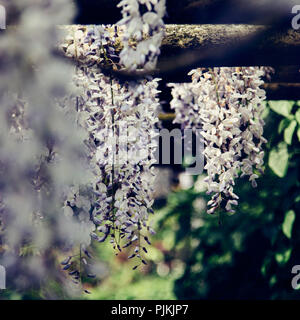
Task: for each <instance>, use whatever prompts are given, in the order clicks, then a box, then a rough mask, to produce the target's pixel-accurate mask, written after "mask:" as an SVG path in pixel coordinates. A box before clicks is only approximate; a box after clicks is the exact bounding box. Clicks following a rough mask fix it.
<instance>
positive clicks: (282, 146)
mask: <svg viewBox="0 0 300 320" xmlns="http://www.w3.org/2000/svg"><path fill="white" fill-rule="evenodd" d="M288 162H289V154H288V149H287V145H286V143H285V142H280V143H279V144H278V146H277V147H276V148H273V149H272V150H271V152H270V155H269V162H268V163H269V167H270V168H271V169H272V171H273V172H274V173H275V174H276V175H277V176H278V177H280V178H283V177H284V176H285V175H286V172H287V169H288Z"/></svg>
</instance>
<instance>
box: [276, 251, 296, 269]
mask: <svg viewBox="0 0 300 320" xmlns="http://www.w3.org/2000/svg"><path fill="white" fill-rule="evenodd" d="M291 253H292V248H289V249H287V250H286V251H285V252H283V253H276V255H275V259H276V261H277V262H278V264H280V265H283V264H286V263H287V262H288V261H289V260H290V257H291Z"/></svg>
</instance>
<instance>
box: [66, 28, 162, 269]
mask: <svg viewBox="0 0 300 320" xmlns="http://www.w3.org/2000/svg"><path fill="white" fill-rule="evenodd" d="M108 30H116V27H114V26H109V27H108V26H107V27H104V26H101V27H94V26H93V27H84V28H82V29H79V31H78V30H77V31H75V32H74V35H75V36H76V41H75V40H74V39H73V40H71V39H69V40H68V41H67V42H66V43H65V44H64V50H65V51H66V52H69V53H70V55H72V54H74V53H77V54H78V53H79V55H78V56H77V58H78V57H79V58H80V61H81V63H80V65H79V66H77V74H76V78H75V79H74V81H75V83H76V84H77V86H78V87H80V88H81V91H82V92H81V94H80V96H78V97H77V99H76V103H77V110H78V124H79V125H80V126H81V127H84V128H85V129H86V130H87V132H88V137H89V138H88V139H87V141H86V144H87V146H88V148H89V154H88V157H89V162H90V164H91V166H92V168H93V172H94V179H93V181H92V190H93V191H92V195H93V196H92V198H90V199H89V201H91V204H92V206H91V214H90V217H91V220H92V221H93V223H94V224H95V225H96V230H94V231H92V232H91V237H92V239H94V240H96V241H98V242H104V241H105V240H106V239H110V242H111V243H112V244H113V246H114V248H115V249H116V250H117V251H121V250H122V249H123V248H126V247H129V246H133V247H134V248H135V249H134V253H132V254H131V255H130V256H129V258H134V257H135V258H138V259H139V261H140V263H143V264H146V261H145V259H144V258H143V255H142V253H146V252H147V249H146V244H149V243H150V242H149V239H148V237H147V234H146V233H147V232H148V231H149V232H150V233H154V230H153V229H151V228H150V227H149V225H148V215H149V213H153V210H152V209H151V207H152V204H153V199H152V193H153V190H152V186H153V181H154V177H155V173H154V168H153V167H152V164H153V163H154V162H155V159H154V152H155V149H156V144H155V143H154V142H153V141H155V139H154V138H155V137H156V135H157V133H156V131H155V125H156V124H157V122H158V116H157V112H158V107H159V100H158V98H157V95H158V92H159V91H158V90H157V87H158V79H143V80H138V81H135V82H126V83H122V84H121V83H119V82H118V81H117V80H116V79H113V78H112V77H108V76H105V75H103V74H101V72H100V70H99V68H98V67H97V63H98V61H99V57H100V59H103V61H101V63H104V64H105V63H113V64H114V63H116V64H117V63H118V62H119V61H118V59H117V58H116V57H117V55H116V54H115V51H114V44H115V38H116V37H114V36H113V35H109V31H108ZM74 43H76V46H75V47H73V44H74ZM69 46H72V47H71V49H69ZM93 61H95V62H96V63H95V62H94V63H93ZM116 67H117V68H118V66H116ZM77 197H78V194H77ZM69 203H70V201H69ZM67 205H69V204H67ZM123 239H124V241H125V242H124V241H123V242H124V245H122V244H121V242H122V240H123Z"/></svg>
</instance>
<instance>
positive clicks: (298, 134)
mask: <svg viewBox="0 0 300 320" xmlns="http://www.w3.org/2000/svg"><path fill="white" fill-rule="evenodd" d="M297 136H298V140H299V141H300V128H299V129H298V130H297Z"/></svg>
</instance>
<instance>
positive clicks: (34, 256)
mask: <svg viewBox="0 0 300 320" xmlns="http://www.w3.org/2000/svg"><path fill="white" fill-rule="evenodd" d="M5 5H6V8H7V10H8V12H13V13H14V15H13V16H12V19H14V21H13V22H12V23H13V24H14V27H13V28H9V29H7V30H6V31H5V33H3V34H1V38H0V56H1V57H0V70H1V71H0V72H1V78H2V79H3V81H1V83H0V105H1V108H0V149H1V152H0V228H1V229H0V232H1V233H0V243H1V246H3V248H5V250H4V251H2V250H1V255H0V258H1V261H0V264H1V265H3V266H5V267H6V270H7V279H8V281H9V283H10V285H11V287H14V286H15V287H16V288H17V289H19V290H22V289H24V290H25V289H26V288H28V287H30V288H32V289H33V288H34V287H35V285H36V286H38V287H39V286H40V284H41V283H42V282H43V280H44V279H46V275H48V276H49V277H51V276H53V277H54V278H56V277H57V278H58V277H59V276H60V275H59V273H56V272H55V270H56V269H57V268H56V267H55V264H56V261H55V255H56V254H57V253H59V252H61V251H64V250H66V249H67V248H68V247H69V244H70V243H73V244H75V245H77V244H80V243H81V242H83V240H84V239H82V238H80V235H82V233H80V234H78V233H76V237H77V239H75V238H74V230H76V228H77V229H78V228H79V229H80V227H78V225H80V224H79V223H78V221H79V220H80V219H81V218H79V219H77V217H72V219H69V220H70V221H71V224H70V221H69V220H63V216H64V214H63V203H64V201H65V200H66V198H67V195H68V194H69V193H70V192H71V191H72V186H73V185H81V184H83V185H84V184H86V183H87V182H88V181H89V179H90V175H89V172H90V170H89V165H88V163H87V161H86V157H85V156H84V154H86V152H87V147H86V146H85V145H84V143H83V141H84V139H85V137H86V132H85V131H84V130H83V129H81V128H80V127H78V126H77V125H76V123H75V122H74V119H76V117H77V112H76V109H75V106H74V104H72V103H68V102H71V101H64V103H62V101H63V100H64V99H63V97H64V96H69V95H71V92H73V90H74V89H75V87H74V86H73V85H72V73H73V71H72V70H73V68H72V67H70V65H69V64H67V63H66V62H65V61H62V59H60V58H59V57H57V56H56V55H54V54H53V52H55V50H56V46H57V41H58V34H57V26H56V25H57V24H62V23H68V22H69V21H70V19H71V18H72V16H73V13H74V10H73V6H72V4H71V1H68V0H54V1H51V2H49V1H47V0H43V1H39V2H36V1H34V0H24V1H22V2H20V1H14V0H10V1H8V2H7V3H5ZM37 26H40V27H39V28H37ZM77 201H78V199H77ZM72 226H73V227H75V229H73V230H71V227H72ZM88 236H89V234H88ZM54 248H55V249H54ZM20 270H22V272H20Z"/></svg>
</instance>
